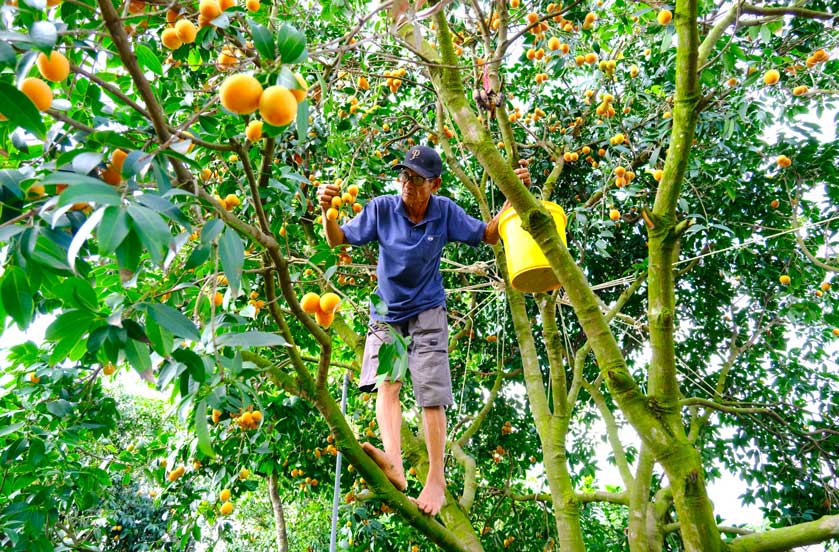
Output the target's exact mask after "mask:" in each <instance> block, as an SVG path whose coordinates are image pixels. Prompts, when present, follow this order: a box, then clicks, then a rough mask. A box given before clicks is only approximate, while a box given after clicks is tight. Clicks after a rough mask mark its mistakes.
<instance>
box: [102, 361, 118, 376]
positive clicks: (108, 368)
mask: <svg viewBox="0 0 839 552" xmlns="http://www.w3.org/2000/svg"><path fill="white" fill-rule="evenodd" d="M116 370H117V367H116V366H114V365H113V364H111V363H110V362H109V363H108V364H106V365H105V366H103V367H102V373H103V374H105V375H106V376H110V375H111V374H113V373H114V372H116Z"/></svg>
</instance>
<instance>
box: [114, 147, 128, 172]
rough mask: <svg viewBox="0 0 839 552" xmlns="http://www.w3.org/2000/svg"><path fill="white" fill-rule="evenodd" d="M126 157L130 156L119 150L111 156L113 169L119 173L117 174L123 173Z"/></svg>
mask: <svg viewBox="0 0 839 552" xmlns="http://www.w3.org/2000/svg"><path fill="white" fill-rule="evenodd" d="M126 157H128V154H127V153H125V152H124V151H122V150H121V149H119V148H117V149H115V150H114V152H113V153H112V154H111V167H112V168H113V169H114V170H115V171H116V172H117V174H119V173H121V172H122V165H123V164H124V163H125V158H126Z"/></svg>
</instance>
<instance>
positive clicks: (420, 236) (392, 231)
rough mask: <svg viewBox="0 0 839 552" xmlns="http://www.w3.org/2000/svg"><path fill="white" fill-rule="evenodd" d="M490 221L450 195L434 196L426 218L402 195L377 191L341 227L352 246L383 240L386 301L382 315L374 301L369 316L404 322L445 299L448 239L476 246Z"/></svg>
mask: <svg viewBox="0 0 839 552" xmlns="http://www.w3.org/2000/svg"><path fill="white" fill-rule="evenodd" d="M485 229H486V223H484V222H483V221H481V220H478V219H476V218H474V217H471V216H469V215H467V214H466V211H464V210H463V209H462V208H461V207H460V206H459V205H458V204H457V203H455V202H454V201H452V200H451V199H449V198H447V197H441V196H436V195H432V196H431V198H430V199H429V201H428V211H427V212H426V215H425V220H423V221H422V222H420V223H419V224H414V222H413V221H412V220H411V219H410V218H409V217H408V213H407V211H406V210H405V205H404V204H403V203H402V198H401V197H400V196H398V195H386V196H379V197H376V198H374V199H373V200H371V201H369V202H368V203H367V205H365V206H364V209H363V210H362V211H361V213H359V214H358V215H356V216H355V217H354V218H353V219H351V220H350V221H349V222H348V223H347V224H345V225H344V226H342V227H341V230H343V231H344V236H345V237H346V239H347V242H349V243H350V244H351V245H364V244H366V243H369V242H372V241H378V242H379V263H378V265H377V267H376V275H377V276H378V279H379V288H378V290H377V291H376V294H377V295H378V296H379V297H381V299H382V300H383V301H384V304H385V305H387V309H388V311H387V315H386V316H385V317H380V316H379V315H378V313H376V311H375V309H374V308H373V306H372V305H371V306H370V316H371V317H372V318H374V319H376V320H380V321H382V322H390V323H395V322H402V321H403V320H407V319H408V318H411V317H413V316H416V315H417V314H419V313H421V312H423V311H425V310H428V309H430V308H434V307H439V306H442V305H445V304H446V293H445V290H444V289H443V276H442V274H440V257H441V256H442V254H443V246H444V245H445V244H447V243H448V242H463V243H467V244H469V245H472V246H476V245H478V244H480V243H481V242H482V241H483V237H484V230H485Z"/></svg>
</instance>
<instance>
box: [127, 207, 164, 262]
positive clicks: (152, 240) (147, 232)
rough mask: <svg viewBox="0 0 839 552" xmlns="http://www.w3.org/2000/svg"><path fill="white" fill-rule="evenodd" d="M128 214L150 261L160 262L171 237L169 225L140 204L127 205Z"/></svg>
mask: <svg viewBox="0 0 839 552" xmlns="http://www.w3.org/2000/svg"><path fill="white" fill-rule="evenodd" d="M128 216H129V217H131V220H132V221H133V225H132V226H133V227H134V231H135V232H137V235H138V236H139V237H140V241H142V242H143V245H144V246H145V247H146V249H148V251H149V255H151V259H152V261H153V262H154V263H155V264H158V265H159V264H161V263H162V262H163V259H164V257H165V255H166V251H167V250H168V249H169V241H170V240H171V239H172V234H171V233H170V232H169V226H168V225H167V224H166V222H164V220H163V218H162V217H161V216H160V215H158V214H157V213H155V212H154V211H152V210H151V209H148V208H146V207H143V206H141V205H136V204H134V205H129V206H128Z"/></svg>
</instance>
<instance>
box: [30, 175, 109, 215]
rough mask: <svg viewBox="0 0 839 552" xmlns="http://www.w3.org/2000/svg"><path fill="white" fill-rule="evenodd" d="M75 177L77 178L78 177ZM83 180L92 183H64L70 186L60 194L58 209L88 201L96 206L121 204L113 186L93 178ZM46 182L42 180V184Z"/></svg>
mask: <svg viewBox="0 0 839 552" xmlns="http://www.w3.org/2000/svg"><path fill="white" fill-rule="evenodd" d="M65 174H69V173H65ZM51 176H55V175H51ZM75 176H77V177H78V176H80V175H75ZM85 178H88V180H93V182H87V183H84V184H71V183H70V182H66V181H65V183H66V184H70V185H69V186H67V189H66V190H64V191H63V192H61V196H60V197H59V198H58V206H59V207H64V206H65V205H72V204H74V203H84V202H88V201H92V202H95V203H96V204H98V205H119V204H121V203H122V198H121V197H120V195H119V193H118V192H117V191H116V190H115V189H114V187H113V186H108V185H107V184H103V183H102V182H99V181H97V180H95V179H93V178H89V177H85ZM46 180H47V179H44V182H46Z"/></svg>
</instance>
